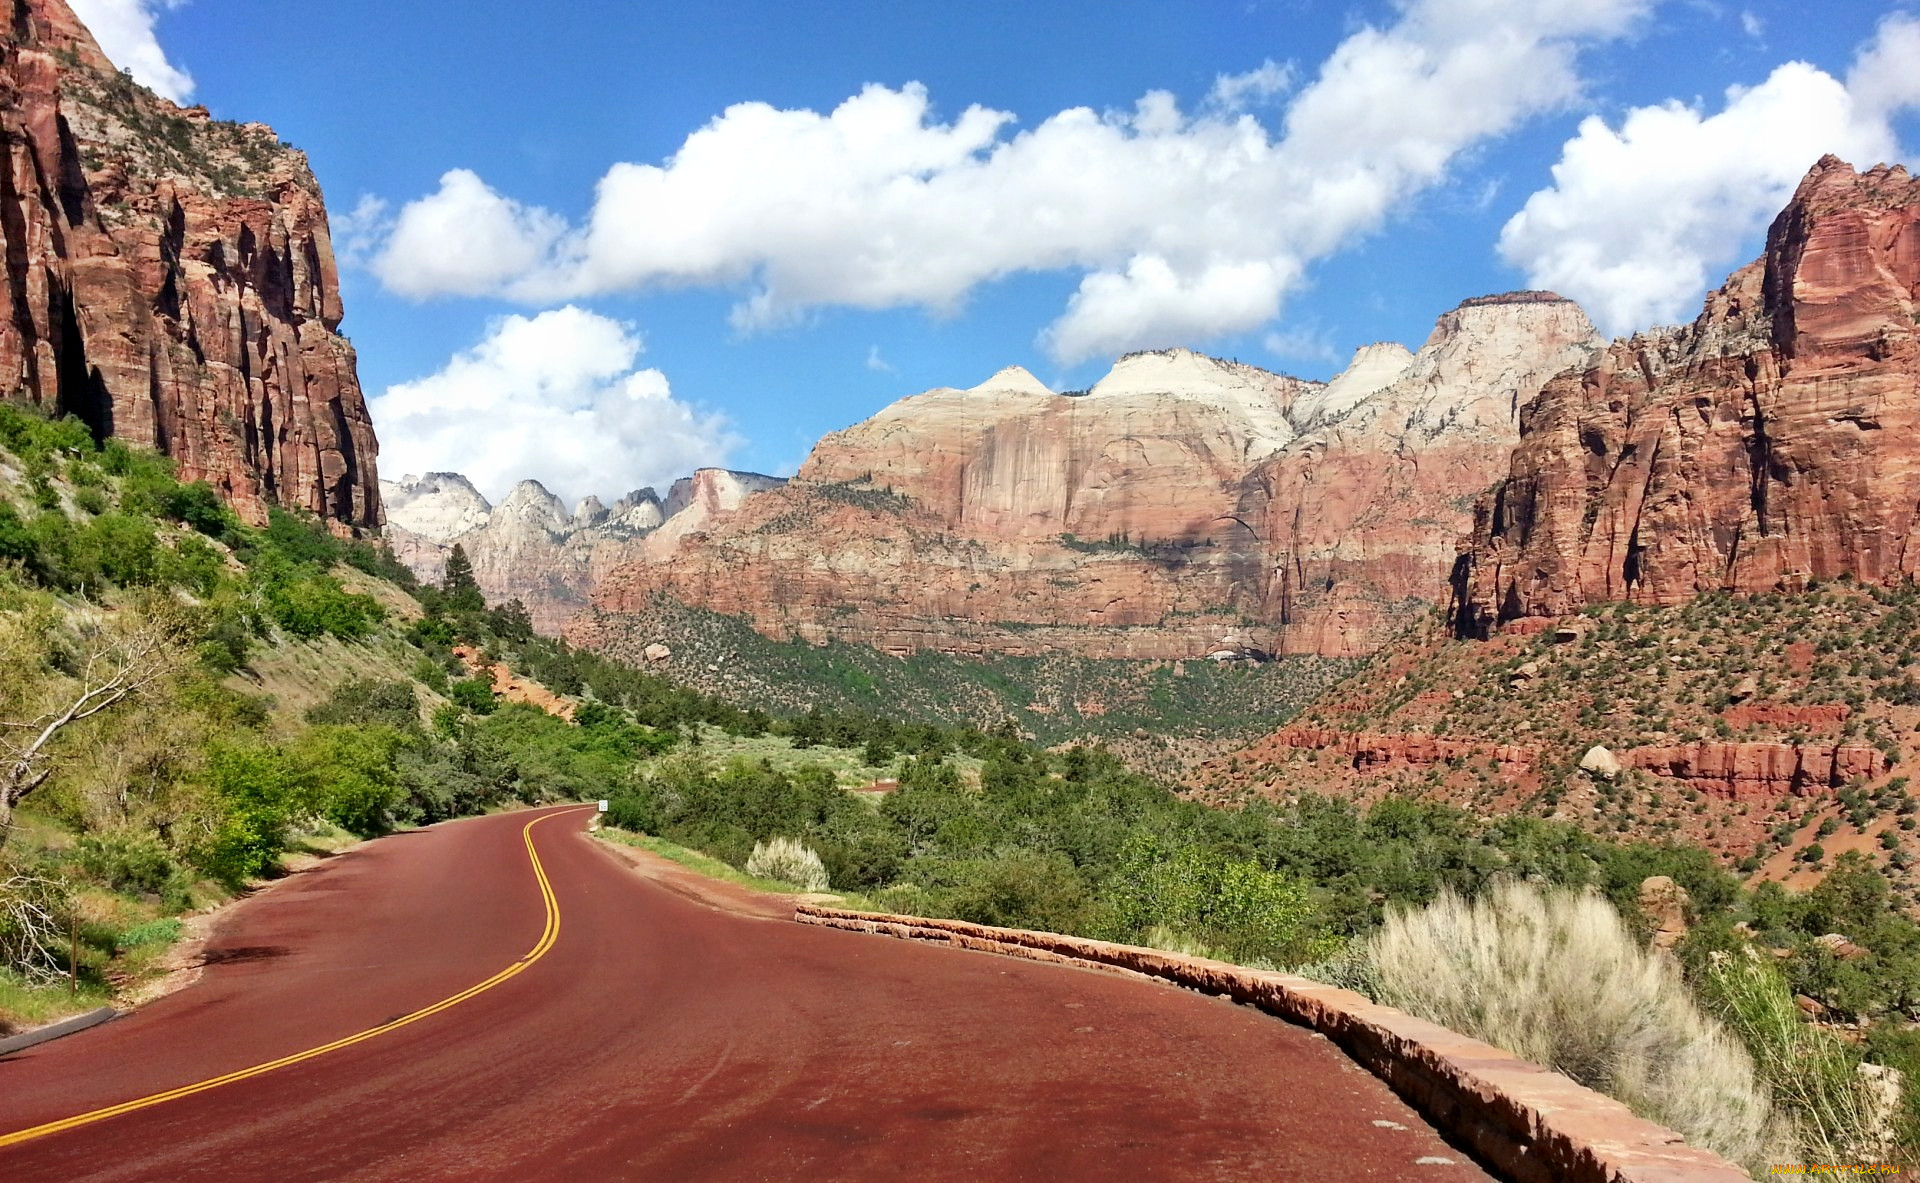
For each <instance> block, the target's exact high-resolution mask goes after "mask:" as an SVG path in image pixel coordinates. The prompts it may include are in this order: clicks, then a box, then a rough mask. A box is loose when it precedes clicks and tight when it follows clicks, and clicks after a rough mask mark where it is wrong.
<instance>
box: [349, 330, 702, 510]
mask: <svg viewBox="0 0 1920 1183" xmlns="http://www.w3.org/2000/svg"><path fill="white" fill-rule="evenodd" d="M641 350H642V345H641V340H640V337H639V335H638V334H637V333H636V332H635V331H634V329H633V327H632V326H630V325H627V324H623V323H621V322H620V321H617V320H612V319H610V318H608V317H604V316H600V315H598V314H597V313H593V312H589V311H587V310H585V309H582V308H577V307H574V306H572V305H568V306H567V307H564V308H559V309H555V310H553V311H550V312H543V313H541V314H539V315H538V316H533V317H526V316H508V317H505V318H503V319H501V320H499V321H497V322H495V323H494V324H493V325H492V326H491V327H490V329H489V331H488V334H487V337H486V339H485V340H483V341H482V342H480V344H478V345H476V346H474V347H473V348H472V349H469V350H467V351H465V352H463V353H460V354H458V355H456V356H454V357H453V358H452V359H451V360H449V361H448V362H447V364H446V366H445V367H444V368H442V369H441V370H440V371H439V372H438V373H435V374H432V375H430V376H428V377H425V378H421V379H418V380H417V381H413V382H403V383H401V384H399V385H397V386H390V387H388V388H387V390H386V391H385V392H384V393H383V394H381V395H379V396H378V397H376V398H374V399H373V400H372V403H371V405H370V408H369V409H370V410H371V411H372V414H373V420H374V424H375V426H376V427H377V428H378V430H379V432H380V465H381V467H382V469H384V470H385V471H387V472H389V473H392V474H394V475H396V476H397V475H399V474H401V473H419V472H427V471H454V472H461V473H464V474H466V476H467V477H468V479H470V480H472V481H473V483H474V485H475V486H477V487H478V488H479V489H480V491H481V492H482V493H484V494H486V496H487V498H488V499H489V500H492V501H495V502H497V501H499V500H500V498H501V497H502V496H504V495H505V494H506V492H507V491H508V490H509V489H511V488H512V487H513V485H514V484H515V483H516V482H518V481H520V480H523V479H527V478H531V479H534V480H537V481H539V482H540V483H541V484H543V485H545V486H546V487H547V488H548V489H551V490H552V491H553V492H554V493H555V494H557V495H559V496H560V497H561V498H562V499H563V500H568V501H571V500H573V499H577V498H579V497H584V496H586V495H587V494H589V493H595V494H599V495H600V496H601V497H603V498H605V499H607V500H611V499H612V498H613V497H614V496H617V495H619V494H621V493H624V492H626V491H628V490H630V489H635V488H638V487H640V486H642V485H653V486H654V487H656V488H660V489H664V488H666V486H667V484H668V483H669V482H671V481H672V480H673V479H674V478H676V477H680V476H684V475H686V474H687V473H689V472H692V471H693V470H694V469H695V468H700V467H705V466H713V465H721V464H724V463H725V461H726V459H727V456H728V454H729V453H730V452H731V451H733V449H735V448H736V447H738V446H739V443H740V441H739V439H738V438H737V437H736V436H735V435H734V434H733V432H732V430H731V429H730V428H729V426H728V424H727V421H726V419H725V418H724V417H722V416H720V415H717V414H703V413H702V412H700V411H698V410H696V409H695V408H693V407H691V406H688V405H687V404H686V403H683V402H680V401H679V400H677V399H675V398H674V397H673V394H672V391H671V389H670V388H669V386H668V383H667V379H666V376H665V375H664V374H662V373H661V372H660V371H659V370H657V369H636V368H635V362H636V361H637V359H638V358H639V356H640V353H641Z"/></svg>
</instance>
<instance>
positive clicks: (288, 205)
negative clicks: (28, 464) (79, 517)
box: [0, 0, 382, 528]
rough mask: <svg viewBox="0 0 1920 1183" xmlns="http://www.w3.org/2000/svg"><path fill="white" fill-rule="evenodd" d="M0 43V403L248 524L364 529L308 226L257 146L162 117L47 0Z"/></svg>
mask: <svg viewBox="0 0 1920 1183" xmlns="http://www.w3.org/2000/svg"><path fill="white" fill-rule="evenodd" d="M5 2H6V5H7V13H8V20H7V21H6V23H5V25H4V28H0V138H3V139H4V145H5V152H6V158H5V160H4V161H3V162H0V240H4V243H5V248H6V275H7V284H6V289H5V291H4V293H3V294H0V309H3V310H4V315H0V382H4V383H5V388H6V389H5V392H6V393H8V394H10V395H12V396H13V397H25V398H27V399H30V400H32V401H34V402H36V403H39V404H41V405H43V406H46V407H48V408H50V409H54V410H57V411H60V412H63V413H66V412H70V413H72V414H75V415H77V416H79V417H80V418H81V419H83V420H85V421H86V422H87V423H88V424H89V425H90V426H91V427H92V428H93V429H94V431H95V432H96V433H97V434H99V435H101V436H103V437H104V436H107V435H112V436H118V437H120V438H123V439H126V440H129V441H131V442H135V443H139V444H143V445H146V446H149V447H153V448H156V449H158V450H159V451H162V452H165V453H166V454H167V455H169V456H172V457H173V458H174V459H175V460H176V461H177V462H178V464H179V470H180V474H181V476H182V477H183V478H184V479H186V480H190V481H191V480H201V479H204V480H206V481H208V482H209V483H211V484H212V485H213V486H214V488H215V489H216V490H218V491H219V492H220V493H221V494H222V495H223V496H225V497H226V498H227V499H228V500H229V501H230V502H231V503H232V504H233V506H234V507H235V509H236V510H237V511H238V512H239V513H240V514H241V516H242V517H243V518H245V519H247V520H249V521H252V522H255V523H259V522H264V521H265V519H266V512H267V508H268V506H269V505H281V506H288V507H293V508H299V509H305V510H310V511H312V512H314V513H316V514H319V515H321V516H322V517H324V518H326V519H328V520H329V521H332V522H334V523H337V524H338V526H339V527H341V528H373V527H377V526H378V525H379V524H380V522H381V520H382V515H381V505H380V493H379V481H378V476H377V474H376V471H375V462H374V460H375V453H376V451H377V447H376V444H375V442H374V435H373V427H372V424H371V423H370V421H369V420H368V418H367V412H366V405H365V401H364V400H363V398H362V397H361V392H360V385H359V380H358V377H357V376H356V373H355V361H354V353H353V348H352V346H350V345H349V344H348V343H347V341H346V339H345V338H344V337H342V336H340V334H339V332H338V329H339V325H340V320H341V305H340V290H339V281H338V274H337V271H336V268H335V263H334V256H333V246H332V240H331V237H330V235H329V231H328V226H327V215H326V208H325V206H324V204H323V202H322V199H321V195H320V188H319V185H318V184H317V183H316V182H315V180H314V178H313V174H312V172H311V171H310V170H309V168H308V166H307V161H306V157H305V156H304V155H303V154H301V153H300V152H298V151H295V150H294V149H292V148H289V147H287V146H286V145H284V144H282V143H281V142H280V141H279V138H278V137H277V136H276V135H275V134H274V133H273V131H272V129H271V128H268V127H266V126H264V125H262V124H257V123H250V124H233V123H220V122H215V121H214V120H213V119H211V118H210V117H209V116H208V114H207V112H206V110H205V109H204V108H198V107H195V108H185V109H182V108H180V107H177V106H175V105H174V104H172V103H170V102H167V101H166V100H164V99H161V98H158V97H157V96H155V95H153V94H152V93H151V92H149V91H147V90H145V89H144V88H142V87H140V86H138V85H136V84H135V83H134V82H132V80H131V79H128V78H126V77H125V76H124V75H122V74H121V73H120V72H119V71H118V70H116V69H115V68H114V66H113V64H112V63H111V62H109V61H108V60H107V58H106V56H105V55H104V54H102V53H101V51H100V48H99V46H98V45H97V44H95V42H94V40H93V38H92V36H91V35H90V34H89V33H88V32H87V31H86V29H85V28H84V27H83V26H82V25H81V24H80V22H79V21H78V20H77V19H76V18H75V17H74V15H73V12H72V11H71V10H70V9H69V8H68V7H67V5H66V3H65V0H5Z"/></svg>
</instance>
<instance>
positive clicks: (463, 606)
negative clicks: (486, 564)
mask: <svg viewBox="0 0 1920 1183" xmlns="http://www.w3.org/2000/svg"><path fill="white" fill-rule="evenodd" d="M440 590H441V591H443V592H445V593H446V596H447V607H448V608H450V609H452V610H453V611H455V612H484V611H485V610H486V607H487V599H486V597H485V596H483V595H481V594H480V584H479V583H478V582H477V581H476V580H475V579H474V577H473V563H472V561H471V560H469V559H468V558H467V548H466V547H464V546H461V545H460V544H459V543H457V542H456V543H454V544H453V550H451V551H449V552H448V554H447V574H446V577H445V578H444V579H442V580H441V581H440Z"/></svg>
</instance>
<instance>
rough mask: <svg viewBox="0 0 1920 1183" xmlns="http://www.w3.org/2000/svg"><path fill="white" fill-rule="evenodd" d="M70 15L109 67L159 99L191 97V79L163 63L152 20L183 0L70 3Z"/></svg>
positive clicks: (86, 0)
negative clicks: (109, 62)
mask: <svg viewBox="0 0 1920 1183" xmlns="http://www.w3.org/2000/svg"><path fill="white" fill-rule="evenodd" d="M70 2H71V3H72V5H73V14H74V15H75V16H77V17H79V18H80V23H81V24H83V25H85V26H87V29H88V31H89V32H91V33H92V34H93V39H94V40H95V41H98V42H99V43H100V48H101V49H102V50H103V51H104V52H105V53H106V55H107V57H108V58H109V59H111V60H112V62H113V64H114V65H116V66H119V67H120V68H121V69H123V70H126V71H129V72H130V73H132V75H133V77H134V80H135V81H137V82H139V83H140V84H141V85H143V86H145V87H147V88H148V89H150V90H152V91H153V92H154V93H155V94H157V95H160V96H161V97H162V98H168V99H172V100H173V101H174V102H176V103H184V102H186V101H187V99H189V98H190V97H192V95H193V76H192V75H190V74H188V73H187V72H186V71H185V70H183V69H181V68H180V67H178V66H176V65H174V64H173V63H172V62H170V61H168V60H167V53H166V51H165V50H164V49H161V48H160V38H159V37H158V36H156V35H155V33H154V31H153V25H154V21H155V20H156V19H157V18H158V16H159V14H160V13H161V12H163V11H165V10H166V9H169V8H178V7H180V6H181V5H182V4H184V3H186V0H70Z"/></svg>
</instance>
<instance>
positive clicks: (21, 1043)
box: [0, 1006, 120, 1056]
mask: <svg viewBox="0 0 1920 1183" xmlns="http://www.w3.org/2000/svg"><path fill="white" fill-rule="evenodd" d="M119 1017H120V1012H119V1011H117V1010H115V1009H113V1008H112V1007H110V1006H103V1007H101V1008H100V1009H99V1010H90V1011H88V1012H87V1013H86V1014H84V1015H75V1016H73V1017H72V1018H71V1019H61V1020H60V1021H59V1022H58V1023H49V1024H47V1025H46V1026H45V1027H38V1028H35V1029H34V1030H32V1031H28V1032H26V1033H25V1034H22V1035H13V1036H9V1037H8V1038H6V1039H0V1056H10V1055H12V1054H13V1053H14V1052H22V1051H25V1050H27V1049H28V1048H30V1047H37V1046H38V1045H40V1044H43V1043H48V1042H51V1041H52V1040H55V1039H58V1038H60V1037H61V1036H62V1035H72V1034H73V1033H75V1032H76V1031H85V1030H86V1029H87V1028H89V1027H98V1026H99V1025H100V1024H102V1023H104V1022H106V1021H107V1020H108V1019H117V1018H119Z"/></svg>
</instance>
